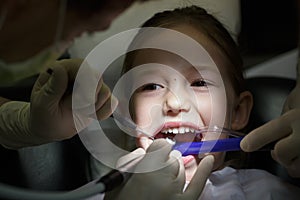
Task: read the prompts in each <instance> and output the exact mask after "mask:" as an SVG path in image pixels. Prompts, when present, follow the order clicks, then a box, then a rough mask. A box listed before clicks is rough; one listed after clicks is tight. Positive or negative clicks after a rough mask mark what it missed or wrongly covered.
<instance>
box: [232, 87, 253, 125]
mask: <svg viewBox="0 0 300 200" xmlns="http://www.w3.org/2000/svg"><path fill="white" fill-rule="evenodd" d="M252 106H253V97H252V94H251V93H250V92H249V91H244V92H242V93H240V96H239V99H238V102H237V104H236V106H235V108H234V111H233V114H232V121H231V128H232V129H233V130H241V129H243V128H244V127H245V126H246V125H247V124H248V120H249V117H250V113H251V110H252Z"/></svg>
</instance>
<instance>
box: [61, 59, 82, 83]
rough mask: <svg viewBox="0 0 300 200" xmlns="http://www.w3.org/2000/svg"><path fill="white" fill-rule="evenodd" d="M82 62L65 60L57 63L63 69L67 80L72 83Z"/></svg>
mask: <svg viewBox="0 0 300 200" xmlns="http://www.w3.org/2000/svg"><path fill="white" fill-rule="evenodd" d="M82 62H83V60H82V59H74V58H72V59H65V60H59V61H57V63H59V65H60V66H61V67H63V68H65V70H66V71H67V73H68V80H69V82H70V83H74V81H75V79H76V76H77V73H78V70H79V68H80V66H81V64H82Z"/></svg>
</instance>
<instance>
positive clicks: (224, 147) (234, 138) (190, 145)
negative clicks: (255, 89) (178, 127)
mask: <svg viewBox="0 0 300 200" xmlns="http://www.w3.org/2000/svg"><path fill="white" fill-rule="evenodd" d="M211 132H214V133H222V134H224V133H226V134H227V135H228V136H229V138H226V139H217V140H205V141H201V142H175V144H174V146H173V150H178V151H180V152H181V153H182V156H187V155H198V154H202V153H210V152H226V151H241V147H240V143H241V141H242V139H243V138H244V136H245V134H244V133H241V132H237V131H233V130H230V129H227V128H222V127H218V126H212V127H203V128H201V129H198V130H196V131H195V134H203V133H208V134H209V133H211ZM274 145H275V142H273V143H270V144H267V145H265V146H264V147H262V148H261V149H259V150H258V151H269V150H272V149H274Z"/></svg>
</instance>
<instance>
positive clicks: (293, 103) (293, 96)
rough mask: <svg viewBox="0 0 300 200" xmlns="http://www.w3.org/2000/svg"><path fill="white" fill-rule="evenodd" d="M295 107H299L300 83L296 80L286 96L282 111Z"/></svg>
mask: <svg viewBox="0 0 300 200" xmlns="http://www.w3.org/2000/svg"><path fill="white" fill-rule="evenodd" d="M295 108H298V109H299V108H300V83H299V82H298V83H297V84H296V86H295V88H294V89H293V90H292V92H291V93H290V94H289V96H288V97H287V99H286V101H285V103H284V106H283V110H282V113H286V112H287V111H289V110H291V109H295Z"/></svg>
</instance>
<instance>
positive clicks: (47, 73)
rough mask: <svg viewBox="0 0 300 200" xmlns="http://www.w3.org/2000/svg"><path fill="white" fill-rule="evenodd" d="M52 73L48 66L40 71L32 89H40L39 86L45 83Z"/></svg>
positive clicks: (36, 90)
mask: <svg viewBox="0 0 300 200" xmlns="http://www.w3.org/2000/svg"><path fill="white" fill-rule="evenodd" d="M52 73H53V70H52V69H50V68H49V69H48V70H47V71H44V72H42V73H40V75H39V77H38V78H37V80H36V82H35V84H34V86H33V91H34V92H39V91H40V90H41V88H42V87H43V86H44V85H45V83H47V81H48V80H49V78H50V77H51V74H52Z"/></svg>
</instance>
